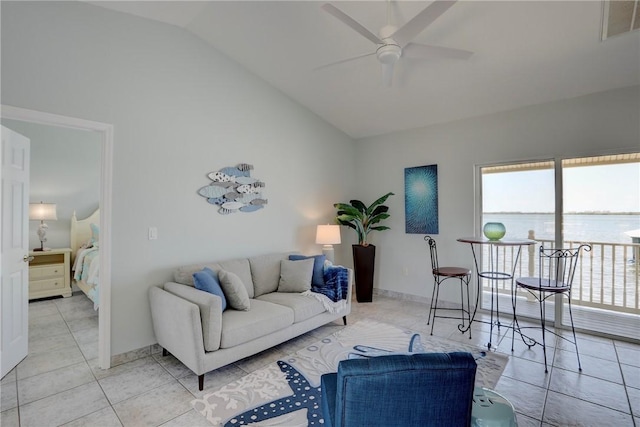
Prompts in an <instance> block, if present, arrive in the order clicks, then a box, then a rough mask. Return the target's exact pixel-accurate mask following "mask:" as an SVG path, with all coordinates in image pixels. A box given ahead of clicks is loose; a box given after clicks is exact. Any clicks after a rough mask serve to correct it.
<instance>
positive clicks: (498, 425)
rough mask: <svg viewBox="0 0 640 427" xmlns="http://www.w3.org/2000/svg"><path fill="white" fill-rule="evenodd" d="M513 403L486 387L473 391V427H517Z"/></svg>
mask: <svg viewBox="0 0 640 427" xmlns="http://www.w3.org/2000/svg"><path fill="white" fill-rule="evenodd" d="M517 426H518V422H517V421H516V414H515V410H514V408H513V405H512V404H511V402H509V401H508V400H507V399H506V398H505V397H504V396H502V395H500V394H499V393H496V392H495V391H493V390H489V389H487V388H484V387H476V388H475V389H474V390H473V408H472V410H471V427H517Z"/></svg>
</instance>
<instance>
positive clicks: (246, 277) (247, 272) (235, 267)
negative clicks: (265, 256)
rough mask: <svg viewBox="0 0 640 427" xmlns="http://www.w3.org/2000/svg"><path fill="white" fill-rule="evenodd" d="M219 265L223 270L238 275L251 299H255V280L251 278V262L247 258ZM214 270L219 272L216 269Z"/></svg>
mask: <svg viewBox="0 0 640 427" xmlns="http://www.w3.org/2000/svg"><path fill="white" fill-rule="evenodd" d="M218 264H219V265H220V268H221V269H222V270H226V271H230V272H231V273H233V274H235V275H237V276H238V277H239V278H240V280H242V283H243V284H244V287H245V289H246V290H247V294H248V295H249V298H253V278H252V277H251V267H250V266H249V260H248V259H247V258H239V259H232V260H228V261H220V262H218ZM212 270H213V271H217V270H216V269H212ZM218 273H219V272H218Z"/></svg>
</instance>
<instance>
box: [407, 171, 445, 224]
mask: <svg viewBox="0 0 640 427" xmlns="http://www.w3.org/2000/svg"><path fill="white" fill-rule="evenodd" d="M404 211H405V232H406V233H410V234H438V165H429V166H416V167H413V168H405V170H404Z"/></svg>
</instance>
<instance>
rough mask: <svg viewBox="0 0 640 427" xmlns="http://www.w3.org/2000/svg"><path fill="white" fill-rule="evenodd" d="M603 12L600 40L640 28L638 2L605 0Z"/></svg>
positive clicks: (636, 0)
mask: <svg viewBox="0 0 640 427" xmlns="http://www.w3.org/2000/svg"><path fill="white" fill-rule="evenodd" d="M603 12H604V13H603V19H602V40H606V39H608V38H609V37H613V36H617V35H620V34H624V33H628V32H631V31H634V30H637V29H639V28H640V5H639V4H638V0H631V1H628V0H607V1H605V2H604V10H603Z"/></svg>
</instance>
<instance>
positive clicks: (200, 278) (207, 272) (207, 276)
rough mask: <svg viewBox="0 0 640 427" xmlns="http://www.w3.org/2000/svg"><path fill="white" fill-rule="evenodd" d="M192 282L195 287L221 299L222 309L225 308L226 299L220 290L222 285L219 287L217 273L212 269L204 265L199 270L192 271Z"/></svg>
mask: <svg viewBox="0 0 640 427" xmlns="http://www.w3.org/2000/svg"><path fill="white" fill-rule="evenodd" d="M193 284H194V285H195V287H196V289H200V290H201V291H205V292H209V293H210V294H213V295H217V296H219V297H220V299H221V300H222V311H225V310H226V309H227V299H226V298H225V296H224V292H222V287H220V282H219V281H218V275H217V274H216V273H214V272H213V270H211V269H210V268H208V267H205V268H203V269H202V270H201V271H196V272H195V273H193Z"/></svg>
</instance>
